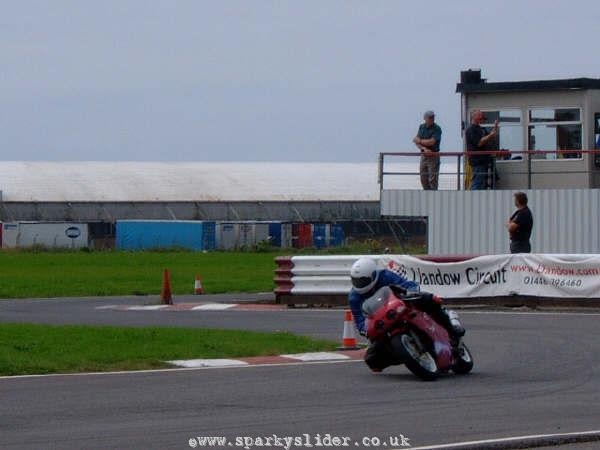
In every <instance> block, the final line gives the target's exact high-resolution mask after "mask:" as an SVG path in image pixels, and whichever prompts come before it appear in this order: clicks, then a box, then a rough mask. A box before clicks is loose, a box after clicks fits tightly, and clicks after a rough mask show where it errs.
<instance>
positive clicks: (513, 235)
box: [506, 192, 533, 253]
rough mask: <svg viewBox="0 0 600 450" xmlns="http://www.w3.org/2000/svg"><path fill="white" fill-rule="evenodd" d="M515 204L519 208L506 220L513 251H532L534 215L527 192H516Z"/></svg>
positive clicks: (511, 250)
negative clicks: (529, 205) (528, 203)
mask: <svg viewBox="0 0 600 450" xmlns="http://www.w3.org/2000/svg"><path fill="white" fill-rule="evenodd" d="M514 197H515V206H516V207H517V210H516V211H515V212H514V213H513V215H512V216H510V219H508V221H507V222H506V228H507V230H508V234H509V236H510V252H511V253H531V242H530V241H529V240H530V238H531V230H532V229H533V215H532V214H531V210H530V209H529V207H528V206H527V202H528V200H527V194H525V192H516V193H515V194H514Z"/></svg>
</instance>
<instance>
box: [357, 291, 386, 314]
mask: <svg viewBox="0 0 600 450" xmlns="http://www.w3.org/2000/svg"><path fill="white" fill-rule="evenodd" d="M391 293H392V291H391V289H390V288H389V287H388V286H384V287H382V288H380V289H378V290H377V291H376V292H375V293H374V294H373V295H372V296H371V297H369V298H368V299H366V300H365V301H364V302H363V304H362V307H361V308H362V312H363V314H364V315H365V316H372V315H373V314H374V313H375V311H377V310H378V309H379V308H382V307H383V306H385V305H386V304H387V302H388V299H389V298H390V295H391Z"/></svg>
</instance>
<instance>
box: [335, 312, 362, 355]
mask: <svg viewBox="0 0 600 450" xmlns="http://www.w3.org/2000/svg"><path fill="white" fill-rule="evenodd" d="M358 348H360V347H359V346H358V344H357V342H356V332H355V330H354V320H353V319H352V311H350V310H346V313H345V318H344V334H343V335H342V346H341V347H338V350H356V349H358Z"/></svg>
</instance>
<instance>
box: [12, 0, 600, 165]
mask: <svg viewBox="0 0 600 450" xmlns="http://www.w3.org/2000/svg"><path fill="white" fill-rule="evenodd" d="M599 27H600V2H599V1H598V0H589V1H578V0H571V1H554V0H529V1H528V0H520V1H516V0H515V1H512V0H511V1H494V2H483V1H470V0H469V1H448V0H446V1H433V0H431V1H418V2H417V1H400V0H397V1H375V0H372V1H355V0H344V1H341V0H339V1H338V0H314V1H312V0H310V1H309V0H298V1H293V2H292V1H260V0H252V1H251V0H245V1H226V0H218V1H217V0H215V1H200V0H189V1H182V0H165V1H157V0H139V1H138V0H136V1H129V0H103V1H91V0H90V1H85V0H73V1H66V0H39V1H32V0H19V1H16V0H14V1H2V15H1V17H0V57H1V66H0V143H1V146H2V159H4V160H52V161H62V160H131V161H328V162H329V161H335V162H343V161H349V162H358V161H376V159H377V155H378V153H379V152H380V151H409V150H410V151H412V150H413V149H414V146H413V144H412V143H411V140H412V138H413V137H414V135H415V133H416V129H417V126H418V124H419V123H420V122H421V119H422V113H423V111H425V110H427V109H433V110H435V111H436V113H437V122H438V123H439V124H440V125H441V126H442V129H443V136H442V151H443V150H447V151H455V150H457V149H461V148H462V144H461V137H460V126H459V124H460V119H459V113H460V97H459V95H458V94H456V93H455V89H456V83H457V82H458V81H459V76H460V71H461V70H465V69H468V68H481V69H482V71H483V77H485V78H487V79H488V81H520V80H532V79H552V78H578V77H592V78H600V53H599V43H600V39H599V38H598V28H599Z"/></svg>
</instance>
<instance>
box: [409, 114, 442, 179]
mask: <svg viewBox="0 0 600 450" xmlns="http://www.w3.org/2000/svg"><path fill="white" fill-rule="evenodd" d="M423 119H424V120H425V121H424V122H423V123H422V124H421V125H420V126H419V130H418V131H417V135H416V136H415V138H414V139H413V142H414V143H415V145H416V146H417V148H418V149H419V150H420V151H421V163H420V165H419V173H420V174H421V185H422V186H423V189H425V190H426V191H427V190H433V191H437V188H438V178H439V173H440V157H439V155H438V153H439V151H440V142H441V140H442V129H441V128H440V127H439V125H438V124H437V123H435V113H434V112H433V111H426V112H425V114H423Z"/></svg>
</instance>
